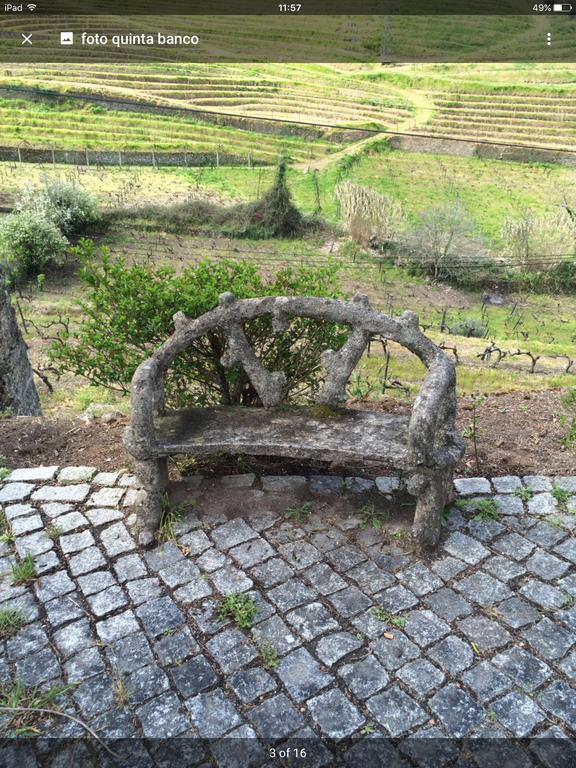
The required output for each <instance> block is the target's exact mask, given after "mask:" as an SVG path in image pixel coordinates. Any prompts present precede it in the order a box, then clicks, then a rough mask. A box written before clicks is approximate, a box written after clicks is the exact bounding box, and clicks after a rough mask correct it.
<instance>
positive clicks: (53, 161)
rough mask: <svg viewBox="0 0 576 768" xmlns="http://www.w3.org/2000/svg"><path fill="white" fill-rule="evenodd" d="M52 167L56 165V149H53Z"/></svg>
mask: <svg viewBox="0 0 576 768" xmlns="http://www.w3.org/2000/svg"><path fill="white" fill-rule="evenodd" d="M52 165H56V153H55V152H54V147H52Z"/></svg>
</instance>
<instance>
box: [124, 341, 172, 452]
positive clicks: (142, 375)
mask: <svg viewBox="0 0 576 768" xmlns="http://www.w3.org/2000/svg"><path fill="white" fill-rule="evenodd" d="M163 389H164V377H163V375H162V373H161V371H160V369H159V365H158V359H157V355H156V354H154V355H152V357H149V358H148V359H147V360H145V361H144V362H143V363H141V364H140V365H139V366H138V368H137V369H136V371H135V373H134V376H133V378H132V385H131V388H130V392H131V395H130V397H131V403H132V405H131V408H132V415H131V418H130V426H129V427H127V429H126V432H125V433H124V444H125V445H126V447H127V448H128V451H129V452H130V453H131V455H132V456H134V457H135V458H137V459H140V460H144V459H148V458H150V456H151V453H152V450H153V446H154V435H155V427H154V414H155V413H157V412H158V410H160V409H162V408H163V400H164V392H163Z"/></svg>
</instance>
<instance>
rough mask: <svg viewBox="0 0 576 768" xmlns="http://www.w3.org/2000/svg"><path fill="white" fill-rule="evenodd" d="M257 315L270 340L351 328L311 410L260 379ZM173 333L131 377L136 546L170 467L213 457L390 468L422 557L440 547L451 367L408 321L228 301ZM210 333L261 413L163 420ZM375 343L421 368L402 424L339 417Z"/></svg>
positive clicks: (360, 305) (312, 304)
mask: <svg viewBox="0 0 576 768" xmlns="http://www.w3.org/2000/svg"><path fill="white" fill-rule="evenodd" d="M262 316H271V318H272V326H273V329H274V331H275V332H281V331H283V330H286V329H287V328H288V326H289V325H290V323H291V321H292V319H293V318H297V317H304V318H309V319H313V320H317V321H319V322H331V323H338V324H341V325H345V326H348V327H350V329H351V330H350V334H349V336H348V338H347V340H346V342H345V343H344V344H343V346H342V347H341V348H340V349H339V350H337V351H332V350H326V351H325V352H324V353H322V355H321V363H322V365H323V367H324V369H325V377H324V381H323V384H322V386H321V387H320V390H319V392H318V393H317V395H316V398H315V399H316V403H317V405H315V406H314V405H313V406H304V405H302V406H299V405H287V404H285V403H284V395H285V389H286V377H285V375H284V373H282V372H280V371H275V372H271V371H268V370H266V369H265V368H264V367H263V365H262V364H261V362H260V361H259V359H258V358H257V356H256V354H255V352H254V350H253V349H252V347H251V345H250V343H249V341H248V339H247V337H246V335H245V333H244V329H243V328H244V323H245V322H247V321H250V320H253V319H255V318H259V317H262ZM174 325H175V331H174V333H173V335H172V336H171V337H170V338H169V339H168V340H167V341H166V342H165V343H164V344H162V346H161V347H159V348H158V349H157V350H156V351H155V352H154V353H153V354H152V356H151V357H150V358H149V359H147V360H146V361H145V362H143V363H142V364H141V365H140V366H139V367H138V369H137V370H136V372H135V374H134V378H133V380H132V415H131V422H130V425H129V427H128V428H127V430H126V435H125V444H126V447H127V449H128V451H129V453H130V454H131V455H132V456H133V457H134V459H135V460H136V467H135V472H136V474H137V476H138V478H139V479H140V481H141V483H142V487H143V488H144V489H145V490H144V495H143V497H142V499H141V501H140V503H139V505H138V506H137V508H136V518H137V524H136V529H137V533H138V536H139V541H140V542H141V543H143V544H145V543H149V542H150V541H151V540H152V538H153V535H154V533H155V531H156V529H157V527H158V525H159V523H160V519H161V515H162V507H163V504H162V502H163V497H164V494H165V493H166V491H167V487H168V471H167V458H168V457H169V456H171V455H176V454H193V455H197V456H200V455H208V454H216V453H232V454H252V455H263V456H286V457H293V458H311V459H312V458H314V459H320V460H326V461H337V462H339V463H342V464H346V463H347V462H354V463H357V462H359V461H361V462H362V461H364V462H377V463H379V464H385V465H388V466H390V468H394V469H396V470H400V471H401V472H402V473H403V474H404V476H405V479H406V486H407V489H408V491H409V493H411V494H412V495H413V496H415V497H416V499H417V503H416V512H415V517H414V524H413V528H412V531H413V536H414V539H415V542H416V543H417V545H418V546H419V547H420V548H424V547H434V546H435V545H436V544H437V543H438V539H439V536H440V526H441V512H442V509H443V508H444V506H445V504H446V503H447V502H448V501H449V500H450V497H451V494H452V476H453V469H454V465H455V464H456V463H457V462H458V460H459V459H460V458H461V456H462V454H463V451H464V444H463V440H462V438H461V437H460V436H459V435H458V433H457V432H456V429H455V416H456V376H455V369H454V363H453V361H452V360H451V359H449V358H448V357H447V356H446V355H445V354H444V352H443V351H442V350H441V349H440V348H439V347H438V346H436V345H435V344H434V343H433V342H432V341H431V340H430V339H428V338H427V337H426V336H424V335H423V334H422V333H421V331H420V328H419V325H418V317H417V316H416V315H415V314H414V313H412V312H405V313H404V314H403V315H402V316H401V317H400V318H398V319H393V318H390V317H387V316H386V315H384V314H382V313H380V312H376V311H374V310H372V309H371V307H370V305H369V304H368V301H367V299H366V298H365V297H356V298H355V299H354V301H353V302H343V301H336V300H333V299H323V298H312V297H266V298H262V299H243V300H236V298H235V297H234V296H233V295H232V294H230V293H225V294H222V295H221V296H220V300H219V306H218V307H217V308H216V309H213V310H212V311H210V312H207V313H205V314H204V315H202V316H200V317H198V318H196V319H193V320H191V319H188V318H186V317H185V316H184V315H183V314H182V313H177V314H176V315H175V316H174ZM209 331H219V332H220V333H221V334H222V335H223V337H224V338H225V340H226V348H225V352H224V355H223V357H222V361H221V362H222V364H223V365H224V366H225V367H226V368H230V367H232V366H235V365H242V366H243V367H244V370H245V371H246V374H247V375H248V377H249V379H250V382H251V384H252V385H253V387H254V389H255V390H256V392H257V393H258V395H259V397H260V400H261V401H262V404H263V405H264V407H263V408H247V407H242V406H219V407H214V408H190V409H184V410H177V411H172V412H167V411H166V410H165V408H164V396H163V395H164V391H163V379H164V374H165V373H166V371H167V370H168V369H169V367H170V366H171V365H172V363H173V362H174V360H175V358H176V356H177V355H179V354H180V353H182V352H184V351H185V350H186V349H187V348H188V347H189V346H190V344H191V343H192V342H193V341H194V340H195V339H197V338H198V337H200V336H203V335H204V334H206V333H207V332H209ZM374 336H377V337H383V338H386V339H389V340H392V341H394V342H397V343H398V344H401V345H402V346H404V347H405V348H406V349H408V350H410V351H411V352H413V353H414V354H415V355H417V356H418V357H419V358H420V360H421V361H422V362H423V363H424V365H425V366H426V367H427V368H428V375H427V377H426V379H425V381H424V382H423V384H422V386H421V388H420V392H419V394H418V396H417V397H416V401H415V403H414V406H413V409H412V413H411V415H410V416H409V417H407V416H396V415H389V414H385V413H374V412H363V411H358V410H350V409H345V408H342V407H341V406H342V403H344V402H345V401H346V399H347V395H346V385H347V383H348V380H349V378H350V375H351V373H352V371H353V370H354V368H355V367H356V365H357V364H358V362H359V361H360V358H361V357H362V355H363V353H364V350H365V349H366V346H367V344H368V342H369V340H370V339H371V338H373V337H374Z"/></svg>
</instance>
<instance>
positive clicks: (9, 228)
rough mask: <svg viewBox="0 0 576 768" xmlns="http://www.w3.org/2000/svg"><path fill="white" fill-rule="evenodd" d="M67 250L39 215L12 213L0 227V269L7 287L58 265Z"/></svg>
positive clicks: (58, 234)
mask: <svg viewBox="0 0 576 768" xmlns="http://www.w3.org/2000/svg"><path fill="white" fill-rule="evenodd" d="M67 246H68V240H67V239H66V238H65V237H64V235H63V234H62V233H61V232H60V230H59V229H58V227H57V226H56V225H55V224H54V223H53V222H52V221H48V219H45V218H44V217H43V216H42V215H41V214H39V213H35V212H32V211H26V212H23V213H13V214H10V216H7V217H6V218H5V219H4V221H3V223H2V225H1V226H0V267H2V268H3V270H4V271H5V273H6V276H7V280H8V282H9V283H16V284H18V283H21V282H23V281H24V280H26V279H28V278H30V277H36V276H37V275H39V274H41V273H43V272H44V270H45V269H46V268H47V267H49V266H51V265H53V264H58V263H60V262H61V261H62V259H63V258H64V255H65V253H66V248H67Z"/></svg>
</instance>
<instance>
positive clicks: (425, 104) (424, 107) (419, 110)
mask: <svg viewBox="0 0 576 768" xmlns="http://www.w3.org/2000/svg"><path fill="white" fill-rule="evenodd" d="M387 88H388V89H389V90H392V91H395V92H397V93H398V94H399V95H401V96H402V97H403V98H404V99H407V100H409V101H411V102H412V106H413V107H414V113H413V114H411V115H410V117H409V118H407V119H406V120H404V121H403V122H402V123H399V124H398V125H397V126H396V128H395V130H394V132H395V133H402V132H411V133H414V132H417V131H418V129H419V128H422V127H423V126H424V125H426V124H427V123H428V122H429V121H430V120H431V119H432V115H433V114H434V102H433V101H432V99H431V98H430V97H429V96H428V95H427V94H426V93H423V92H422V91H406V90H404V89H402V88H398V87H395V86H389V85H387ZM387 136H388V133H386V132H382V133H374V134H373V135H372V136H368V137H367V138H366V139H362V140H361V141H357V142H355V143H354V144H351V145H349V146H347V147H344V149H341V150H339V151H338V152H333V153H332V154H331V155H328V156H327V157H321V158H318V159H317V160H312V161H306V162H302V163H296V164H295V165H294V168H298V169H299V170H303V171H304V170H308V171H320V170H322V169H324V168H327V167H328V166H329V165H332V164H333V163H337V162H338V161H339V160H341V159H342V158H343V157H347V156H348V155H356V154H358V153H359V152H363V151H364V150H365V149H366V148H367V147H369V146H370V145H371V144H375V143H377V142H379V141H382V139H385V138H386V137H387Z"/></svg>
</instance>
